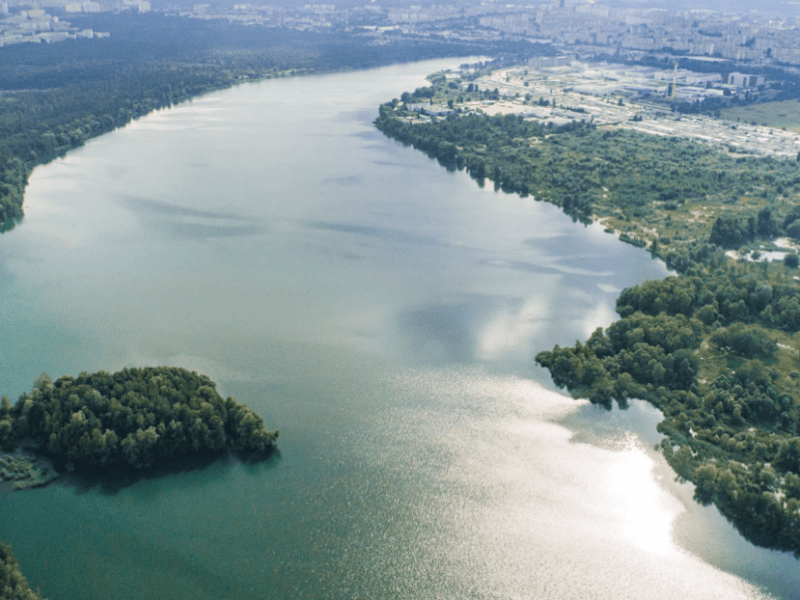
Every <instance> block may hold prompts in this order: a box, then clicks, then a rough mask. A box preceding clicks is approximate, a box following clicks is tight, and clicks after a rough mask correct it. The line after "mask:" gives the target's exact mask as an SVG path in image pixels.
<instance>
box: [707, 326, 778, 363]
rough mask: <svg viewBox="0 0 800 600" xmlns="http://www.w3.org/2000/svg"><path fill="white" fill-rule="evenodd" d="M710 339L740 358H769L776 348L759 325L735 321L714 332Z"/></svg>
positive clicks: (773, 341)
mask: <svg viewBox="0 0 800 600" xmlns="http://www.w3.org/2000/svg"><path fill="white" fill-rule="evenodd" d="M711 341H712V343H714V344H715V345H716V346H717V347H718V348H720V349H723V350H728V351H730V352H732V353H734V354H736V355H737V356H741V357H742V358H770V357H772V356H774V355H775V352H776V351H777V349H778V346H777V344H776V343H775V340H773V339H772V338H771V337H770V336H769V334H768V333H767V331H766V330H765V329H764V328H763V327H760V326H759V325H746V324H745V323H741V322H736V323H733V324H732V325H731V326H730V327H723V328H721V329H718V330H717V331H715V332H714V334H713V335H712V336H711Z"/></svg>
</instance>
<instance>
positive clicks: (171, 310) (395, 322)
mask: <svg viewBox="0 0 800 600" xmlns="http://www.w3.org/2000/svg"><path fill="white" fill-rule="evenodd" d="M445 64H450V65H454V64H456V63H453V62H452V61H451V62H449V63H446V62H433V63H421V64H412V65H403V66H395V67H388V68H384V69H378V70H373V71H367V72H360V73H350V74H337V75H330V76H321V77H305V78H296V79H284V80H271V81H265V82H261V83H257V84H248V85H245V86H241V87H239V88H236V89H232V90H227V91H223V92H218V93H213V94H210V95H207V96H204V97H202V98H198V99H196V100H195V101H193V102H191V103H188V104H185V105H182V106H179V107H176V108H173V109H171V110H168V111H162V112H159V113H155V114H152V115H150V116H148V117H146V118H143V119H141V120H139V121H137V122H136V123H133V124H131V125H130V126H128V127H126V128H125V129H123V130H120V131H117V132H114V133H112V134H109V135H107V136H104V137H102V138H99V139H96V140H93V141H91V142H90V143H88V144H87V145H86V146H85V147H84V148H81V149H79V150H77V151H75V152H73V153H70V154H69V155H68V156H67V157H65V158H63V159H61V160H58V161H56V162H54V163H52V164H50V165H47V166H44V167H39V168H37V169H36V171H34V173H33V175H32V177H31V181H30V185H29V188H28V190H27V194H26V204H25V206H26V218H25V220H24V221H23V223H22V224H21V225H20V226H18V227H16V228H15V229H14V230H13V231H12V232H9V233H7V234H4V235H3V236H2V237H0V247H1V248H2V251H1V253H0V285H2V286H3V294H2V298H1V299H0V315H2V323H3V332H4V338H3V344H2V348H0V357H1V358H2V361H0V374H2V377H1V378H0V381H2V383H3V391H4V392H5V393H7V394H8V395H9V396H12V397H16V396H17V395H18V394H19V393H21V392H22V391H24V390H26V389H29V388H30V386H31V384H32V382H33V379H34V378H35V377H36V375H38V374H39V373H40V372H41V371H46V372H48V373H49V374H50V375H51V376H53V377H57V376H60V375H62V374H75V373H77V372H79V371H81V370H87V371H95V370H100V369H103V370H108V371H115V370H118V369H120V368H122V367H125V366H143V365H151V364H168V365H175V366H181V367H186V368H190V369H194V370H197V371H199V372H203V373H205V374H207V375H209V376H210V377H212V378H213V379H214V380H215V381H216V382H217V383H218V386H219V390H220V392H221V393H222V394H223V395H233V396H236V397H237V398H238V399H239V400H240V401H243V402H245V403H247V404H248V405H250V406H251V407H253V408H254V409H255V410H257V411H258V412H259V414H261V415H262V416H263V417H264V420H265V423H266V425H267V427H270V428H279V429H280V431H281V437H280V440H279V449H280V452H279V454H278V455H277V456H276V457H274V458H273V459H272V460H271V461H269V462H266V463H261V464H256V465H246V464H240V463H236V462H234V461H220V462H217V463H214V464H212V465H210V466H206V468H203V469H185V470H182V471H180V472H175V473H171V474H161V475H160V476H158V477H151V478H148V479H144V480H140V481H135V482H131V481H106V482H85V483H84V484H83V485H79V486H75V485H62V486H52V487H49V488H46V489H43V490H36V491H32V492H28V493H25V494H22V493H19V494H13V495H9V496H6V497H3V498H2V499H0V509H1V510H2V520H1V521H0V539H3V540H5V541H7V542H8V543H10V544H11V545H12V546H13V548H14V551H15V553H16V554H17V557H18V558H19V560H20V563H21V564H22V566H23V569H24V570H25V573H26V575H27V577H28V579H29V581H30V582H31V583H32V584H33V585H40V586H41V589H42V592H43V593H44V595H45V596H47V597H50V598H53V599H54V600H55V599H61V600H65V599H73V598H74V599H78V598H81V599H87V598H90V599H91V598H98V599H99V598H109V597H113V598H131V599H133V598H145V597H146V598H165V599H166V598H176V599H177V598H180V599H183V598H231V599H234V598H254V597H259V598H314V599H319V598H339V599H341V598H417V599H427V598H429V599H432V600H433V599H440V598H565V599H571V598H574V599H576V600H577V599H581V600H584V599H586V598H609V599H610V598H614V599H617V598H636V599H641V598H645V599H647V598H653V599H655V598H658V599H663V598H681V599H683V598H686V597H691V598H720V599H722V598H724V599H726V600H728V599H730V598H763V597H769V596H768V593H769V592H768V591H765V588H764V587H763V586H765V585H766V586H768V587H769V590H770V591H771V592H772V593H774V594H775V595H776V596H777V597H785V598H788V597H791V595H792V594H793V593H794V590H796V589H797V588H798V586H797V583H798V576H797V574H796V570H797V564H796V562H794V560H793V559H791V558H788V557H786V556H783V555H778V554H776V553H767V552H761V551H756V550H754V549H752V548H750V547H749V546H748V545H747V544H745V543H743V542H742V541H741V540H740V539H739V538H738V536H736V534H735V533H734V532H732V531H731V530H730V528H729V527H728V526H727V525H726V524H725V523H724V522H723V521H722V520H721V519H720V518H719V517H718V516H717V515H716V513H715V512H714V511H713V510H710V509H703V508H700V507H697V506H695V505H694V504H693V503H692V502H691V499H690V497H691V492H690V490H687V488H686V487H682V486H677V484H674V483H673V482H672V481H671V474H670V473H669V472H668V470H666V469H665V466H664V464H663V462H662V461H661V460H660V459H659V457H658V456H657V455H656V454H655V453H654V452H653V451H652V450H651V448H652V446H653V444H654V443H655V441H656V440H657V438H656V437H653V436H654V435H655V434H654V425H655V423H656V422H657V420H658V416H657V414H655V412H654V411H652V410H651V409H648V408H647V407H646V406H644V405H640V404H635V405H634V406H633V407H632V408H631V409H630V410H629V411H626V412H624V413H623V412H620V411H616V412H613V413H610V414H608V413H603V412H600V411H598V410H596V409H595V408H593V407H590V406H588V405H586V404H585V403H577V402H574V401H572V400H570V399H568V398H565V397H564V396H562V395H561V394H559V393H556V392H555V391H554V390H553V388H552V385H551V384H550V381H549V377H548V376H547V373H545V372H544V371H542V370H541V369H538V368H537V367H535V366H534V364H533V356H534V355H535V353H536V352H537V351H539V350H541V349H547V348H550V347H552V345H553V344H555V343H559V344H562V345H564V344H571V343H573V342H574V341H575V340H576V339H584V338H585V337H586V336H587V335H588V334H589V333H590V332H591V331H592V330H593V329H594V328H595V327H597V326H600V325H607V324H608V323H610V322H611V320H612V319H613V318H614V312H613V307H614V300H615V298H616V296H617V294H618V293H619V291H620V290H621V289H622V288H624V287H626V286H629V285H632V284H634V283H637V282H639V281H642V280H644V279H647V278H653V277H661V276H664V275H665V273H666V271H665V269H664V267H663V265H662V264H660V263H658V262H655V261H652V260H651V259H650V257H649V255H647V254H646V253H645V252H642V251H640V250H637V249H635V248H633V247H631V246H627V245H624V244H621V243H619V242H618V241H617V240H615V239H614V238H613V237H612V236H609V235H607V234H604V233H603V231H602V228H601V227H597V226H591V227H588V228H586V227H584V226H582V225H580V224H575V223H573V222H572V221H571V220H570V219H569V218H567V217H565V216H564V215H563V214H561V213H560V212H559V211H558V210H557V209H555V208H554V207H552V206H549V205H545V204H541V203H536V202H534V201H532V200H531V199H529V198H528V199H521V198H518V197H516V196H511V195H506V194H502V193H498V192H494V191H493V190H491V189H481V188H479V187H478V186H477V184H476V183H475V182H473V181H471V180H470V179H469V178H468V177H467V176H466V175H464V174H463V173H448V172H446V171H445V170H444V169H442V168H441V167H440V166H439V165H438V164H436V163H435V162H434V161H431V160H429V159H428V158H427V157H425V156H424V155H421V154H419V153H417V152H415V151H413V150H412V149H410V148H404V147H403V146H402V145H400V144H397V143H395V142H393V141H391V140H388V139H386V138H384V137H383V136H382V135H381V134H379V133H378V132H377V131H376V130H375V129H374V128H373V127H372V125H371V121H372V119H373V118H374V117H375V116H376V114H377V106H378V104H379V103H380V102H383V101H386V100H387V99H391V98H392V97H399V95H400V94H401V93H402V92H403V91H406V90H409V89H411V90H413V89H414V88H415V87H418V86H420V85H422V84H423V79H422V78H423V76H424V75H425V74H427V73H429V72H432V71H434V70H436V69H437V68H439V67H440V66H442V65H445Z"/></svg>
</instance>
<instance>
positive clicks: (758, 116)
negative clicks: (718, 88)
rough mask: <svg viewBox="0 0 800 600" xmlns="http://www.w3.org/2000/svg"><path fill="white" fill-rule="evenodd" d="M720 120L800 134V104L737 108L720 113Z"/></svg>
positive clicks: (789, 103) (791, 101)
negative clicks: (738, 121) (736, 121)
mask: <svg viewBox="0 0 800 600" xmlns="http://www.w3.org/2000/svg"><path fill="white" fill-rule="evenodd" d="M722 118H724V119H729V120H731V121H735V120H737V119H739V120H740V121H742V122H744V123H755V124H756V125H765V126H767V127H775V128H777V129H782V128H786V129H787V130H788V131H796V132H798V133H800V102H798V101H797V100H784V101H782V102H765V103H764V104H752V105H750V106H738V107H736V108H727V109H725V110H723V111H722Z"/></svg>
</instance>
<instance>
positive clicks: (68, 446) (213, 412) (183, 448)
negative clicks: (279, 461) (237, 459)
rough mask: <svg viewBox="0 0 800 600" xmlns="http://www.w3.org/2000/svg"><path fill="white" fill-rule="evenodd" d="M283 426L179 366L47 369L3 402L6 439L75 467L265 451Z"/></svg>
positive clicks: (6, 445)
mask: <svg viewBox="0 0 800 600" xmlns="http://www.w3.org/2000/svg"><path fill="white" fill-rule="evenodd" d="M277 437H278V433H277V431H267V430H266V429H264V423H263V420H262V419H261V417H260V416H259V415H258V414H257V413H255V412H254V411H253V410H251V409H250V408H248V407H247V406H246V405H244V404H240V403H239V402H237V401H236V400H235V399H234V398H230V397H229V398H227V399H224V400H223V399H222V397H220V395H219V394H218V393H217V391H216V386H215V384H214V382H213V381H211V380H210V379H209V378H208V377H206V376H204V375H198V374H197V373H195V372H193V371H187V370H185V369H179V368H176V367H148V368H142V369H123V370H122V371H119V372H118V373H114V374H110V373H106V372H104V371H100V372H98V373H93V374H90V373H81V374H80V375H78V376H77V377H70V376H64V377H60V378H59V379H57V380H56V381H52V380H51V379H50V377H48V376H47V375H46V374H42V375H40V376H39V377H38V378H37V379H36V381H35V382H34V386H33V390H32V391H31V392H30V393H26V394H23V395H22V396H20V398H19V400H17V402H16V403H15V404H14V405H12V404H11V403H10V402H9V400H8V398H6V397H3V400H2V405H0V447H2V448H3V449H11V448H14V447H16V446H19V445H20V444H22V443H23V442H25V445H26V447H28V448H32V449H35V450H36V451H37V452H40V453H42V454H44V455H46V456H48V457H50V458H52V459H53V460H54V461H56V463H57V464H59V465H63V467H64V468H65V469H66V470H68V471H73V470H96V469H98V468H107V467H119V466H122V467H128V468H131V467H132V468H135V469H143V468H146V467H150V466H152V465H153V464H154V463H156V462H164V461H168V460H171V459H173V458H177V457H181V456H187V455H202V454H221V453H224V452H227V451H234V452H240V453H253V452H265V451H268V450H270V449H272V448H273V446H274V445H275V440H276V439H277Z"/></svg>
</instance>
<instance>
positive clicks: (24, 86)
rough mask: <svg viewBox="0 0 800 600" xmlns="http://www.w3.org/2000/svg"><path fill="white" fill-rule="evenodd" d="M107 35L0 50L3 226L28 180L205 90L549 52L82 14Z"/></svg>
mask: <svg viewBox="0 0 800 600" xmlns="http://www.w3.org/2000/svg"><path fill="white" fill-rule="evenodd" d="M72 21H74V24H75V25H80V26H81V27H87V28H93V29H95V30H99V31H110V32H111V36H110V37H108V38H102V39H92V40H72V41H69V42H64V43H59V44H53V45H51V44H41V45H37V46H33V45H31V44H20V45H16V46H14V45H12V46H8V47H4V48H0V226H1V225H2V224H3V223H5V222H8V226H10V225H11V224H13V219H15V218H17V219H18V218H19V217H21V216H22V201H23V194H24V190H25V186H26V184H27V176H28V173H29V172H30V170H31V169H32V168H33V167H34V166H36V165H37V164H41V163H45V162H48V161H50V160H52V159H53V158H55V157H57V156H59V155H61V154H63V153H65V152H66V151H68V150H69V149H71V148H76V147H79V146H81V145H82V144H83V143H84V142H85V141H86V140H87V139H89V138H92V137H96V136H98V135H101V134H103V133H107V132H109V131H111V130H113V129H115V128H117V127H121V126H123V125H125V124H127V123H129V122H130V121H131V120H133V119H136V118H138V117H140V116H143V115H145V114H147V113H149V112H152V111H153V110H157V109H160V108H166V107H169V106H172V105H174V104H177V103H180V102H184V101H187V100H189V99H191V98H192V97H195V96H197V95H199V94H202V93H204V92H208V91H211V90H216V89H221V88H226V87H230V86H232V85H236V84H238V83H241V82H245V81H252V80H258V79H263V78H269V77H284V76H289V75H298V74H309V73H322V72H332V71H341V70H347V69H360V68H368V67H376V66H381V65H386V64H391V63H395V62H402V61H409V60H423V59H427V58H435V57H442V56H465V55H469V54H476V53H487V52H491V53H494V54H501V55H509V56H515V57H524V56H526V55H530V54H532V53H536V52H539V53H546V52H548V51H550V49H549V48H548V47H541V46H534V45H531V44H522V43H519V42H505V43H474V44H467V43H450V42H447V43H444V42H443V41H437V40H418V39H405V38H402V37H398V39H397V40H396V41H395V42H394V43H392V44H385V45H377V46H373V45H371V44H370V39H369V38H368V37H360V36H357V35H350V34H345V33H331V34H323V33H311V32H302V31H293V30H288V29H279V28H265V27H244V26H241V25H237V24H230V23H228V22H227V21H205V20H198V19H186V18H180V17H167V16H163V15H157V14H145V15H131V14H124V13H123V14H116V15H112V14H108V13H102V14H98V15H84V16H78V15H76V16H75V17H74V18H72Z"/></svg>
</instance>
